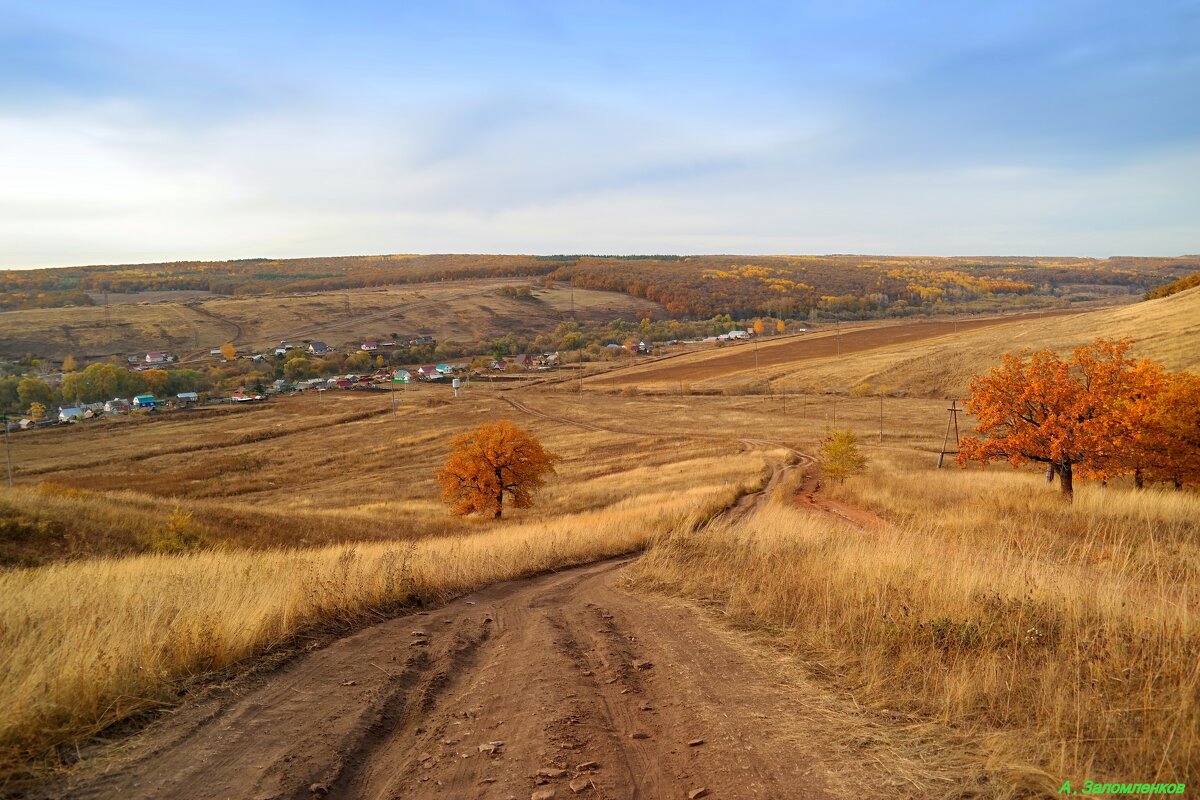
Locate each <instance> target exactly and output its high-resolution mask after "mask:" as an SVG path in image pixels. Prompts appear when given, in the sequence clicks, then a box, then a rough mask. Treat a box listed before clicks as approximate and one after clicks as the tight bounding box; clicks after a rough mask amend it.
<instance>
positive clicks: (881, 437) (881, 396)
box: [879, 395, 883, 442]
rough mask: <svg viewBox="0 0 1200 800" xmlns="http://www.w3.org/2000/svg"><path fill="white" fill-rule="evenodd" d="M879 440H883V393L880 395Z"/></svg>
mask: <svg viewBox="0 0 1200 800" xmlns="http://www.w3.org/2000/svg"><path fill="white" fill-rule="evenodd" d="M879 441H880V442H882V441H883V395H879Z"/></svg>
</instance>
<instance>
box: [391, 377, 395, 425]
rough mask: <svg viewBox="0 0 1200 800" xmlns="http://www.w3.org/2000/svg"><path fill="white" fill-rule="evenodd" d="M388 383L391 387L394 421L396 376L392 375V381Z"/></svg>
mask: <svg viewBox="0 0 1200 800" xmlns="http://www.w3.org/2000/svg"><path fill="white" fill-rule="evenodd" d="M390 383H391V386H392V419H395V418H396V376H395V374H393V375H392V380H391V381H390Z"/></svg>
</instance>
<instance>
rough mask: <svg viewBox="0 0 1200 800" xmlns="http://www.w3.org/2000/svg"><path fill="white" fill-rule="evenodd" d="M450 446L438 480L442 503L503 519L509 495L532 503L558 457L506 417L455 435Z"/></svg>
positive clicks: (452, 508) (457, 510)
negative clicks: (506, 497) (505, 499)
mask: <svg viewBox="0 0 1200 800" xmlns="http://www.w3.org/2000/svg"><path fill="white" fill-rule="evenodd" d="M451 448H452V449H451V451H450V457H449V458H448V459H447V460H446V466H445V467H444V468H443V469H442V470H440V471H439V472H438V474H437V479H438V483H439V484H440V485H441V487H442V502H444V503H446V504H447V505H448V506H450V513H452V514H456V515H460V516H461V515H465V514H474V513H480V514H491V515H492V518H493V519H499V518H500V514H501V512H502V511H503V509H504V495H505V494H507V495H508V496H509V498H511V501H512V504H513V505H514V506H515V507H517V508H529V507H530V506H532V505H533V498H534V495H535V494H536V493H537V491H538V489H540V488H542V486H543V485H545V476H546V475H549V474H553V472H554V463H555V462H556V461H558V460H559V456H556V455H554V454H553V453H549V452H547V451H546V450H545V449H544V448H543V447H542V444H541V442H539V441H538V440H537V439H536V438H534V437H533V436H532V435H531V434H530V433H528V432H527V431H524V430H521V429H520V428H518V427H517V426H516V425H513V424H512V423H511V422H509V421H508V420H506V419H502V420H500V421H499V422H489V423H485V424H483V425H481V426H479V427H478V428H476V429H475V430H473V431H469V432H467V433H464V434H461V435H460V436H457V437H455V439H454V443H453V444H452V446H451Z"/></svg>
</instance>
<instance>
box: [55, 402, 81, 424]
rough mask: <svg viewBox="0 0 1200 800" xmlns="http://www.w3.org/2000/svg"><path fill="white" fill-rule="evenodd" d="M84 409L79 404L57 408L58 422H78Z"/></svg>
mask: <svg viewBox="0 0 1200 800" xmlns="http://www.w3.org/2000/svg"><path fill="white" fill-rule="evenodd" d="M83 412H84V409H82V408H80V407H79V406H68V407H66V408H60V409H59V410H58V421H59V422H78V421H79V420H81V419H83Z"/></svg>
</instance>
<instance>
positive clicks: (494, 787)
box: [47, 398, 856, 800]
mask: <svg viewBox="0 0 1200 800" xmlns="http://www.w3.org/2000/svg"><path fill="white" fill-rule="evenodd" d="M506 399H507V400H508V402H509V403H510V404H511V405H512V406H513V407H514V408H515V409H517V410H519V411H521V412H523V413H527V414H533V415H537V416H540V417H543V418H546V419H553V420H557V421H559V422H562V423H564V424H570V425H577V426H579V427H583V428H585V429H588V430H605V429H603V428H601V427H600V426H598V425H595V424H593V423H589V422H583V421H578V420H571V419H567V418H561V417H555V416H553V415H550V414H546V413H544V412H541V411H538V410H537V409H536V408H533V407H531V406H530V405H528V403H526V402H523V401H522V400H517V399H514V398H506ZM621 433H629V432H624V431H622V432H621ZM630 435H659V434H632V433H631V434H630ZM681 435H688V434H681ZM741 441H743V443H744V444H745V445H746V446H748V447H756V448H758V447H764V448H772V449H773V448H776V447H778V446H779V445H778V443H776V442H770V441H766V440H759V439H745V440H741ZM789 449H790V448H789ZM794 452H795V456H796V460H794V461H793V463H791V464H789V465H786V466H784V467H781V468H778V469H777V470H776V472H775V474H774V477H773V479H772V481H771V483H770V484H769V485H768V487H766V488H764V489H763V490H762V491H760V492H758V493H756V494H754V495H750V496H748V497H749V500H747V501H745V502H744V503H743V504H740V505H739V506H738V507H735V508H734V509H732V510H731V512H730V513H732V514H739V513H745V511H746V510H747V509H748V508H750V507H752V505H753V503H755V502H757V500H756V499H755V498H763V497H766V496H767V495H768V492H770V491H772V489H773V487H774V486H775V484H776V483H777V481H778V480H781V479H782V476H783V475H784V472H783V469H787V468H795V467H797V466H800V465H803V464H809V463H811V462H812V458H811V456H807V455H805V454H803V453H799V452H798V451H794ZM747 503H748V504H749V505H746V504H747ZM633 560H634V559H633V558H631V557H625V558H619V559H613V560H609V561H603V562H599V563H595V564H590V565H586V566H582V567H576V568H573V569H568V570H564V571H559V572H554V573H550V574H543V575H540V576H535V577H532V578H527V579H524V580H518V581H512V582H508V583H503V584H498V585H495V586H492V587H489V588H487V589H484V590H482V591H479V592H476V593H473V594H471V595H468V596H466V597H463V598H460V599H458V600H456V601H454V602H451V603H449V604H447V605H446V606H444V607H442V608H439V609H437V610H433V611H429V612H422V613H418V614H410V615H406V616H403V617H398V618H394V619H391V620H388V621H385V622H382V623H379V624H376V625H373V626H371V627H368V628H365V629H363V630H360V631H359V632H357V633H355V634H353V635H351V636H347V637H345V638H341V639H337V640H335V641H333V642H332V643H331V644H329V645H328V646H325V647H322V648H319V649H314V650H312V651H311V652H307V653H304V654H302V655H299V656H296V657H294V658H292V659H291V660H289V661H287V662H286V663H285V664H284V665H283V666H282V667H280V668H278V669H276V670H274V671H268V672H266V674H262V675H254V674H248V675H244V676H242V677H241V678H237V679H234V680H233V681H232V682H231V683H230V684H228V685H226V686H223V687H219V688H218V689H215V690H211V691H209V692H208V693H205V694H201V695H199V696H197V697H196V698H193V699H191V700H188V701H186V702H185V703H184V704H183V705H182V706H180V707H179V708H178V709H176V710H175V711H173V712H171V713H170V714H169V715H167V716H165V717H163V718H161V719H159V720H158V721H156V722H155V723H153V724H152V725H150V726H149V727H148V728H147V729H146V730H144V731H143V732H142V733H140V734H138V735H137V736H135V737H133V738H132V739H131V740H129V741H128V742H127V743H126V744H125V745H123V746H122V747H121V748H120V752H118V753H117V754H109V755H106V756H103V757H100V758H97V759H94V760H93V761H92V762H90V763H87V764H84V765H82V767H81V768H80V769H78V770H76V771H75V773H74V774H73V775H72V776H71V777H70V778H69V779H68V780H69V782H68V783H66V784H65V785H59V786H57V787H55V790H54V791H53V792H52V793H51V794H49V795H47V796H55V797H57V796H67V797H73V798H122V799H123V800H124V799H126V798H130V799H137V798H144V799H145V800H150V798H163V797H170V798H178V799H179V800H216V799H217V798H261V799H262V800H266V799H267V798H291V799H298V800H306V799H311V798H381V799H382V798H387V799H388V800H391V799H393V798H394V799H396V800H399V799H400V798H404V799H406V800H426V799H427V798H450V799H453V800H457V798H481V799H482V800H491V799H495V800H507V799H509V798H519V800H525V798H530V799H531V800H550V799H551V798H557V799H558V800H563V799H564V798H569V797H581V798H613V799H615V798H622V799H624V798H645V799H646V800H658V799H659V798H693V799H694V798H700V797H711V798H813V799H814V800H822V799H823V798H840V797H850V796H856V792H853V791H850V792H848V791H846V789H845V786H844V781H843V780H842V778H841V777H840V776H839V773H840V772H841V770H834V769H832V768H831V767H830V766H829V764H830V763H833V762H831V760H830V759H829V758H825V757H821V755H820V753H821V751H822V748H821V745H820V742H819V738H820V737H819V733H818V732H817V731H816V729H814V728H812V727H811V726H812V720H813V719H816V718H819V715H816V714H814V713H813V711H812V704H813V703H814V695H813V692H812V690H811V688H808V689H806V688H804V687H803V686H802V685H798V684H797V683H795V682H792V681H788V680H783V679H781V677H780V673H779V671H778V668H777V667H778V662H777V661H776V660H774V659H770V658H764V651H762V650H760V649H758V648H757V647H753V646H749V645H747V643H746V641H745V639H744V637H741V636H739V635H738V634H736V633H734V632H732V631H730V630H729V629H728V628H726V627H724V626H723V625H721V624H720V623H718V622H715V621H713V620H711V619H709V618H708V617H707V616H705V615H704V614H701V613H698V612H697V611H696V609H694V608H692V607H691V606H688V605H687V604H685V603H683V602H677V601H674V600H670V599H667V598H662V597H651V596H648V595H645V594H642V593H633V592H629V591H627V590H625V589H624V588H623V577H624V572H625V570H626V568H627V567H628V566H629V565H630V564H631V563H632V561H633ZM806 726H807V727H806ZM845 766H846V765H845V764H842V767H845Z"/></svg>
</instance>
